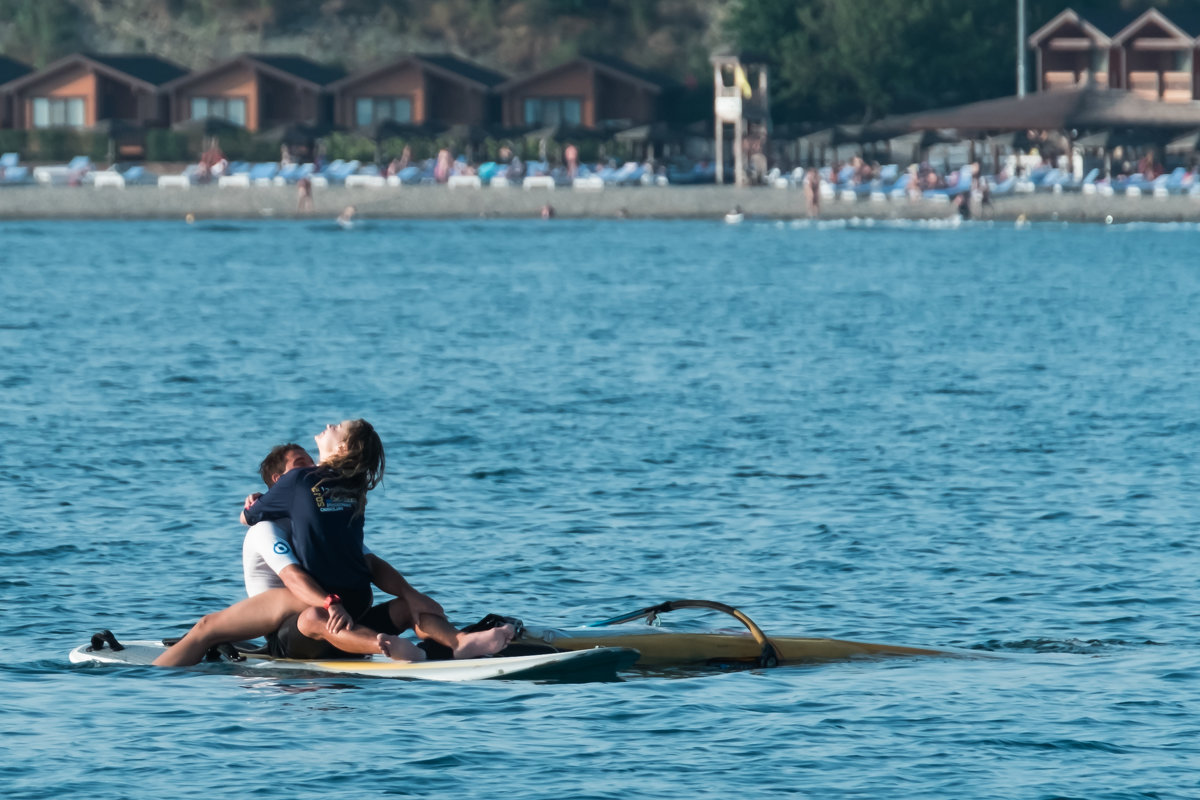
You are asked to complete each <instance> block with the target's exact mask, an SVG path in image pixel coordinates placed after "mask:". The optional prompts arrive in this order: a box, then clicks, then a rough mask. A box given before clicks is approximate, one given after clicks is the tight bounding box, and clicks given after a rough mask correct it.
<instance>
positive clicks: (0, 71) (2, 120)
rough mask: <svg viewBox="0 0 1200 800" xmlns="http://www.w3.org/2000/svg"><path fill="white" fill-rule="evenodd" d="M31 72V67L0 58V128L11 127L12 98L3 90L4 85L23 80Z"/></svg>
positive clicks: (6, 58)
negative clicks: (19, 79) (18, 79)
mask: <svg viewBox="0 0 1200 800" xmlns="http://www.w3.org/2000/svg"><path fill="white" fill-rule="evenodd" d="M31 72H33V67H30V66H28V65H26V64H22V63H21V62H20V61H16V60H14V59H11V58H8V57H7V56H0V128H11V127H12V118H13V109H12V96H11V95H10V94H9V92H8V91H7V90H6V89H5V88H4V87H5V84H7V83H9V82H11V81H15V80H16V79H17V78H23V77H25V76H26V75H28V74H29V73H31Z"/></svg>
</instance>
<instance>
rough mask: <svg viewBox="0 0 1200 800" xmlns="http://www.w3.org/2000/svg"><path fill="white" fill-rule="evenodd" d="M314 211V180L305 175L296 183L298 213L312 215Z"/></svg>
mask: <svg viewBox="0 0 1200 800" xmlns="http://www.w3.org/2000/svg"><path fill="white" fill-rule="evenodd" d="M312 210H313V185H312V178H310V177H309V176H307V175H303V176H301V178H300V180H298V181H296V211H297V212H298V213H301V214H311V213H312Z"/></svg>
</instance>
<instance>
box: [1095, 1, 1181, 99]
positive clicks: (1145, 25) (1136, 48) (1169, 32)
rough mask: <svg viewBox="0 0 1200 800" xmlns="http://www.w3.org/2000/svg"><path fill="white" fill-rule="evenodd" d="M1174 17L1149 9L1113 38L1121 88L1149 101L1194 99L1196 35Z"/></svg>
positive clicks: (1174, 15) (1177, 17) (1178, 18)
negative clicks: (1119, 68)
mask: <svg viewBox="0 0 1200 800" xmlns="http://www.w3.org/2000/svg"><path fill="white" fill-rule="evenodd" d="M1180 22H1181V18H1180V17H1179V15H1177V14H1173V15H1172V19H1168V18H1167V17H1166V16H1165V15H1164V14H1163V13H1162V12H1161V11H1158V10H1157V9H1153V8H1152V9H1150V10H1148V11H1146V12H1145V13H1143V14H1142V15H1141V16H1139V17H1138V18H1137V19H1135V20H1134V21H1133V22H1131V23H1130V24H1129V25H1127V26H1125V28H1124V29H1123V30H1122V31H1121V32H1120V33H1118V34H1117V35H1116V36H1114V37H1113V44H1115V45H1116V46H1117V47H1119V48H1120V51H1121V79H1122V86H1123V88H1126V89H1129V90H1130V91H1132V92H1136V93H1137V94H1139V95H1141V96H1142V97H1145V98H1147V99H1150V100H1165V101H1167V102H1174V103H1182V102H1188V101H1190V100H1193V99H1194V98H1195V97H1196V74H1195V67H1194V62H1195V58H1194V57H1195V52H1196V34H1197V33H1198V32H1200V31H1196V30H1184V28H1183V27H1181V24H1180Z"/></svg>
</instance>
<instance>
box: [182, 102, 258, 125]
mask: <svg viewBox="0 0 1200 800" xmlns="http://www.w3.org/2000/svg"><path fill="white" fill-rule="evenodd" d="M209 118H213V119H223V120H225V121H226V122H232V123H233V124H234V125H242V126H245V124H246V100H245V98H243V97H193V98H192V119H209Z"/></svg>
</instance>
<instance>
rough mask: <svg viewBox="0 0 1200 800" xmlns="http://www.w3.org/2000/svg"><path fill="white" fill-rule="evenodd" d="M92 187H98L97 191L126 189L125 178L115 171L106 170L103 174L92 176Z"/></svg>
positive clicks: (98, 173)
mask: <svg viewBox="0 0 1200 800" xmlns="http://www.w3.org/2000/svg"><path fill="white" fill-rule="evenodd" d="M92 186H94V187H96V188H97V189H105V188H109V187H111V188H114V189H124V188H125V176H124V175H122V174H121V173H119V172H117V171H116V170H115V169H106V170H103V171H101V172H97V173H95V174H94V175H93V176H92Z"/></svg>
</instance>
